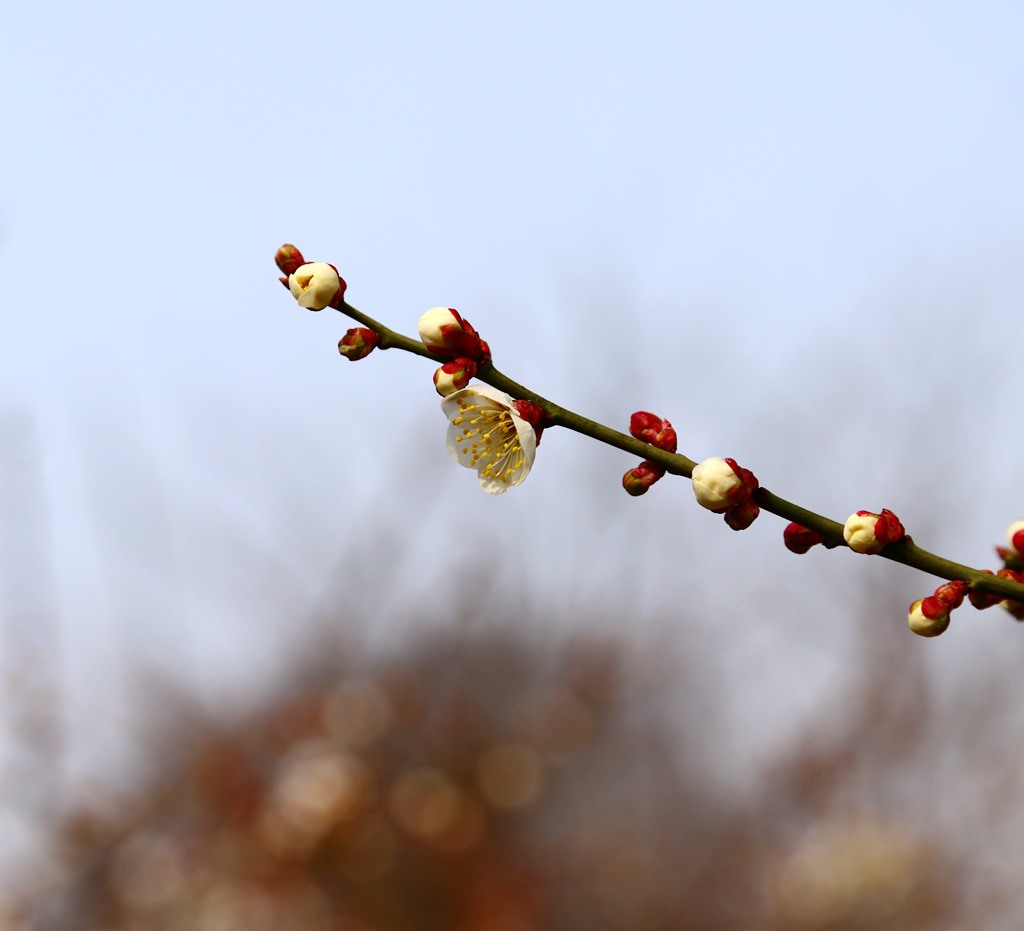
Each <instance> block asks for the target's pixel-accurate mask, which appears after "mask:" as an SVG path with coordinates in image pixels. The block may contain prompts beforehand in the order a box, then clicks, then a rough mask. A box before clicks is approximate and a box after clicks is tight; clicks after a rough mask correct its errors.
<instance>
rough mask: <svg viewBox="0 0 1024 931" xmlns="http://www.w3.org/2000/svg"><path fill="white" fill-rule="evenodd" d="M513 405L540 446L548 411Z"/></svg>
mask: <svg viewBox="0 0 1024 931" xmlns="http://www.w3.org/2000/svg"><path fill="white" fill-rule="evenodd" d="M483 345H485V346H486V345H487V344H486V343H484V344H483ZM512 406H513V407H514V408H515V410H516V413H517V414H518V415H519V416H520V417H522V418H523V420H525V421H526V422H527V423H528V424H529V425H530V426H531V427H533V432H534V433H535V434H536V435H537V445H538V446H540V437H541V434H542V433H543V432H544V427H545V426H547V423H548V414H547V411H545V410H544V408H543V407H541V406H540V405H539V404H534V403H533V401H513V402H512ZM662 471H664V470H662Z"/></svg>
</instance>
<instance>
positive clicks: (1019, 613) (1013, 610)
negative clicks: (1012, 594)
mask: <svg viewBox="0 0 1024 931" xmlns="http://www.w3.org/2000/svg"><path fill="white" fill-rule="evenodd" d="M999 604H1000V606H1001V607H1003V608H1005V609H1006V610H1007V611H1009V612H1010V614H1011V615H1013V616H1014V617H1015V618H1016V619H1017V620H1018V621H1024V602H1021V601H1010V600H1009V599H1006V600H1005V601H1000V602H999Z"/></svg>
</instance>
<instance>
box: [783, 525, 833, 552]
mask: <svg viewBox="0 0 1024 931" xmlns="http://www.w3.org/2000/svg"><path fill="white" fill-rule="evenodd" d="M782 539H783V542H784V543H785V544H786V549H787V550H789V551H790V552H791V553H798V554H799V555H801V556H802V555H803V554H804V553H806V552H807V551H808V550H809V549H810V548H811V547H812V546H817V545H818V544H819V543H824V542H825V538H824V537H822V535H821V534H820V533H815V532H814V531H813V530H808V529H807V528H806V527H804V526H803V525H802V524H798V523H796V522H795V521H794V522H793V523H792V524H787V525H786V529H785V530H783V531H782Z"/></svg>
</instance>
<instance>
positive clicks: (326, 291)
mask: <svg viewBox="0 0 1024 931" xmlns="http://www.w3.org/2000/svg"><path fill="white" fill-rule="evenodd" d="M274 261H275V262H276V263H277V267H278V268H279V269H281V271H282V272H283V273H284V274H285V275H286V276H287V277H285V278H282V279H281V283H282V284H283V285H284V286H285V287H286V288H288V290H289V291H291V292H292V297H294V298H295V300H296V301H298V303H299V306H300V307H306V308H308V309H309V310H323V309H324V308H325V307H338V306H339V305H340V304H341V302H342V299H343V298H344V296H345V288H346V287H347V285H346V284H345V279H344V278H342V277H341V275H339V274H338V269H336V268H335V267H334V266H333V265H330V264H329V263H327V262H307V261H306V260H305V259H304V258H303V257H302V253H301V252H299V250H298V249H296V248H295V246H293V245H292V244H291V243H285V244H284V245H283V246H281V248H280V249H278V250H277V253H276V255H275V256H274Z"/></svg>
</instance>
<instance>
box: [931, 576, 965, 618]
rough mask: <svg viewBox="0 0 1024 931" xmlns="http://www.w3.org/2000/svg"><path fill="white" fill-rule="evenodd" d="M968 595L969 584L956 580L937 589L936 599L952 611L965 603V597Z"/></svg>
mask: <svg viewBox="0 0 1024 931" xmlns="http://www.w3.org/2000/svg"><path fill="white" fill-rule="evenodd" d="M966 594H967V583H966V582H962V581H960V580H959V579H954V580H953V581H952V582H947V583H946V584H945V585H940V586H939V587H938V588H937V589H935V596H934V597H935V599H936V600H937V601H938V602H939V604H941V605H942V606H943V607H944V608H946V609H947V610H949V611H952V610H953V609H954V608H959V607H960V605H962V604H963V603H964V596H965V595H966Z"/></svg>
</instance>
